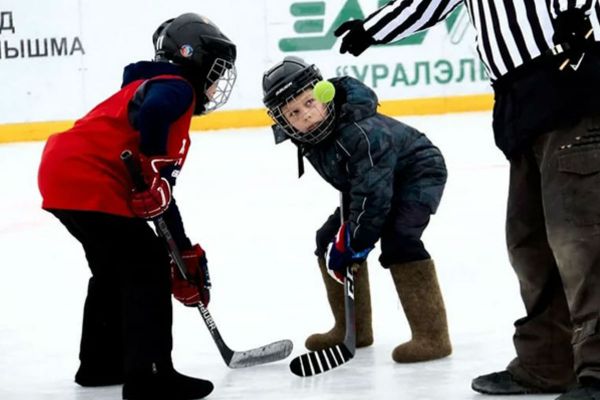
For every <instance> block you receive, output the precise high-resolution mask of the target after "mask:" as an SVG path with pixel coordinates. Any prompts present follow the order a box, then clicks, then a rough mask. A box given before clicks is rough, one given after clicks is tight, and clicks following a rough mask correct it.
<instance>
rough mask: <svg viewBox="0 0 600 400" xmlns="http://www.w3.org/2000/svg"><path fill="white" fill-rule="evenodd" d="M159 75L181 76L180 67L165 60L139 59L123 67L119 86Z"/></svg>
mask: <svg viewBox="0 0 600 400" xmlns="http://www.w3.org/2000/svg"><path fill="white" fill-rule="evenodd" d="M159 75H178V76H181V69H180V68H179V67H178V66H177V65H174V64H170V63H167V62H160V61H139V62H136V63H133V64H129V65H127V66H126V67H125V69H124V70H123V83H122V85H121V87H123V86H125V85H128V84H130V83H131V82H133V81H137V80H139V79H150V78H154V77H155V76H159Z"/></svg>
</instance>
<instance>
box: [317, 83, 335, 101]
mask: <svg viewBox="0 0 600 400" xmlns="http://www.w3.org/2000/svg"><path fill="white" fill-rule="evenodd" d="M313 97H314V98H315V100H317V101H318V102H320V103H323V104H325V103H329V102H330V101H331V100H333V98H334V97H335V87H334V86H333V83H331V82H329V81H319V82H317V84H316V85H315V87H314V88H313Z"/></svg>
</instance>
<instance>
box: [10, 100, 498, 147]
mask: <svg viewBox="0 0 600 400" xmlns="http://www.w3.org/2000/svg"><path fill="white" fill-rule="evenodd" d="M492 105H493V97H492V95H489V94H483V95H470V96H456V97H431V98H424V99H407V100H385V101H381V104H380V106H379V111H380V112H381V113H383V114H386V115H390V116H403V115H430V114H431V115H433V114H445V113H457V112H468V111H486V110H491V109H492ZM72 125H73V121H50V122H29V123H19V124H4V125H3V124H0V143H10V142H26V141H37V140H46V139H47V138H48V136H49V135H51V134H52V133H54V132H60V131H64V130H66V129H68V128H70V127H71V126H72ZM269 125H271V119H270V118H269V117H268V116H267V114H266V111H265V109H263V108H257V109H250V110H231V111H216V112H214V113H211V114H208V115H206V116H203V117H194V118H193V119H192V125H191V128H190V130H192V131H208V130H218V129H237V128H252V127H263V126H269Z"/></svg>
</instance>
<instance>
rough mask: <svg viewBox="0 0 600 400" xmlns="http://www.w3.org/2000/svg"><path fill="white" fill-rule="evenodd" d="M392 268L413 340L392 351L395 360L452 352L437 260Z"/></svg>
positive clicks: (439, 355) (416, 358)
mask: <svg viewBox="0 0 600 400" xmlns="http://www.w3.org/2000/svg"><path fill="white" fill-rule="evenodd" d="M390 272H391V274H392V278H393V279H394V284H395V285H396V290H397V292H398V297H399V298H400V303H401V304H402V308H403V309H404V313H405V314H406V319H407V320H408V324H409V325H410V329H411V331H412V340H410V341H409V342H406V343H403V344H401V345H400V346H398V347H396V348H395V349H394V351H393V352H392V358H393V359H394V361H396V362H398V363H410V362H417V361H428V360H435V359H438V358H442V357H446V356H448V355H450V353H452V345H451V344H450V337H449V336H448V323H447V321H446V309H445V308H444V300H443V299H442V293H441V292H440V287H439V285H438V281H437V276H436V273H435V266H434V264H433V260H430V259H429V260H423V261H413V262H409V263H405V264H396V265H392V266H391V267H390Z"/></svg>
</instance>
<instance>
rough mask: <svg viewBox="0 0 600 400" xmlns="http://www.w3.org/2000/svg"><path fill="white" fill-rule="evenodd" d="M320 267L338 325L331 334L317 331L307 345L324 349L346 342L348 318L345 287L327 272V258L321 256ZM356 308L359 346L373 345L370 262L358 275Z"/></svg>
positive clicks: (357, 345) (312, 348)
mask: <svg viewBox="0 0 600 400" xmlns="http://www.w3.org/2000/svg"><path fill="white" fill-rule="evenodd" d="M319 269H320V270H321V275H322V276H323V282H325V289H326V290H327V300H329V305H330V306H331V312H332V313H333V318H334V320H335V325H334V326H333V328H332V329H331V330H330V331H329V332H327V333H315V334H313V335H310V336H309V337H308V338H307V339H306V343H305V346H306V348H307V349H309V350H311V351H315V350H321V349H324V348H327V347H331V346H334V345H336V344H339V343H341V342H343V341H344V335H345V333H346V320H345V319H344V286H343V285H340V284H339V283H338V282H336V281H335V280H334V279H333V278H332V277H331V276H329V274H328V273H327V266H326V264H325V259H323V258H321V257H319ZM354 309H355V312H356V321H355V323H356V347H366V346H370V345H371V344H373V327H372V325H371V291H370V289H369V271H368V269H367V263H366V262H365V263H363V264H361V266H360V268H359V269H358V272H357V273H356V274H355V275H354Z"/></svg>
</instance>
